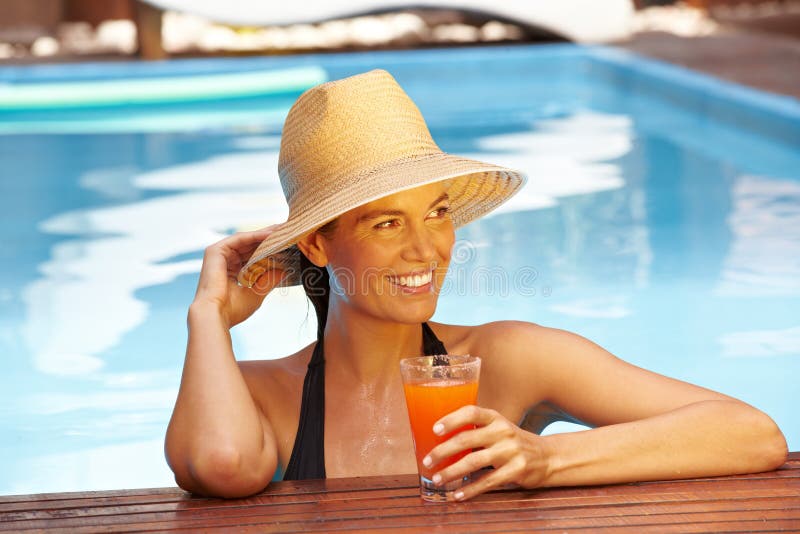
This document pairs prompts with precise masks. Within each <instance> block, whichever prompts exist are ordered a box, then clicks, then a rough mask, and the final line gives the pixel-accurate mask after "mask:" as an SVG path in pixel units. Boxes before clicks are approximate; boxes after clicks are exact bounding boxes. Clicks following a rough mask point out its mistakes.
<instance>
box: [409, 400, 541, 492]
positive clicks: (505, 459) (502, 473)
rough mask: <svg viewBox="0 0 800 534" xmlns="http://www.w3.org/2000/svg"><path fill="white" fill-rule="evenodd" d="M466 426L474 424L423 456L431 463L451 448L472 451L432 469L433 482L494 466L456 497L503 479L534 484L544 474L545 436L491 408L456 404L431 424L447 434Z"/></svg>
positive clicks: (450, 453) (497, 484)
mask: <svg viewBox="0 0 800 534" xmlns="http://www.w3.org/2000/svg"><path fill="white" fill-rule="evenodd" d="M465 426H467V427H469V426H475V428H474V429H473V430H465V431H463V432H460V433H458V434H456V435H455V436H453V437H451V438H450V439H448V440H447V441H445V442H444V443H441V444H439V445H437V446H436V447H434V449H433V450H432V451H431V452H430V453H428V455H427V456H426V457H425V458H424V459H423V463H425V465H426V467H435V466H436V464H437V463H439V462H441V461H442V460H445V459H447V458H449V457H451V456H453V455H455V454H458V453H460V452H463V451H471V452H469V454H467V455H466V456H464V457H463V458H461V459H460V460H459V461H457V462H456V463H454V464H453V465H450V466H448V467H446V468H444V469H442V470H441V471H439V472H437V473H436V474H435V475H434V479H433V480H434V483H436V484H439V485H442V484H446V483H448V482H451V481H453V480H458V479H459V478H461V477H463V476H465V475H469V474H470V473H474V472H476V471H478V470H480V469H483V468H485V467H490V466H491V467H494V470H491V471H488V472H487V473H486V474H484V475H483V476H481V477H480V478H479V479H477V480H476V481H473V482H471V483H470V484H468V485H466V486H464V487H463V488H461V489H460V490H459V491H457V492H456V494H455V497H456V499H458V500H466V499H470V498H472V497H474V496H476V495H479V494H481V493H484V492H486V491H489V490H492V489H496V488H498V487H501V486H504V485H507V484H514V485H517V486H522V487H525V488H535V487H538V486H541V485H542V483H543V482H544V480H546V478H547V476H548V473H549V469H550V468H549V458H550V454H549V453H548V448H547V446H546V444H545V440H544V438H542V437H541V436H538V435H536V434H534V433H532V432H528V431H526V430H523V429H521V428H520V427H519V426H517V425H515V424H514V423H512V422H511V421H509V420H508V419H506V418H505V417H503V416H502V415H500V414H499V413H498V412H496V411H495V410H490V409H487V408H481V407H478V406H464V407H462V408H459V409H458V410H456V411H454V412H452V413H450V414H448V415H446V416H445V417H443V418H442V419H440V420H439V421H438V422H437V423H436V424H435V425H434V427H433V428H434V432H435V433H436V434H438V435H447V434H449V433H450V432H453V431H455V430H458V429H460V428H463V427H465Z"/></svg>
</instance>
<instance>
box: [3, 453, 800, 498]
mask: <svg viewBox="0 0 800 534" xmlns="http://www.w3.org/2000/svg"><path fill="white" fill-rule="evenodd" d="M786 470H800V451H798V452H790V453H789V457H788V460H787V462H786V464H784V465H783V467H781V468H780V469H779V470H778V471H777V472H778V473H782V472H783V471H786ZM770 473H772V472H768V473H766V475H768V476H770ZM764 475H765V473H755V474H751V475H733V476H730V477H725V478H731V479H738V478H753V477H760V478H763V477H764ZM703 480H718V478H717V477H712V478H698V479H690V481H692V482H694V481H703ZM670 482H671V481H657V482H640V483H638V484H663V483H670ZM416 484H417V477H416V475H396V476H392V475H389V476H373V477H352V478H330V479H327V480H305V481H286V482H275V483H272V484H270V486H269V488H268V489H267V490H265V492H264V493H269V494H290V493H302V494H305V493H315V492H333V491H350V490H352V489H359V490H361V489H381V488H398V487H414V486H416ZM634 484H637V483H634ZM151 495H164V496H172V497H175V498H176V499H181V498H184V497H187V496H188V495H189V494H188V493H186V492H185V491H183V490H181V489H179V488H143V489H130V490H103V491H81V492H64V493H34V494H27V495H0V511H1V510H2V509H3V508H2V506H3V505H4V504H6V503H16V502H43V501H64V500H71V499H108V498H121V499H124V498H128V497H136V496H151ZM192 498H193V499H201V498H202V497H192Z"/></svg>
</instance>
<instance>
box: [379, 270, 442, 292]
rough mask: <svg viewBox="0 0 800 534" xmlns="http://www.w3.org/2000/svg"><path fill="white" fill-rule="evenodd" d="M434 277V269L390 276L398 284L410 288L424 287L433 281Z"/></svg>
mask: <svg viewBox="0 0 800 534" xmlns="http://www.w3.org/2000/svg"><path fill="white" fill-rule="evenodd" d="M432 279H433V271H427V272H425V273H420V274H413V275H405V276H390V277H389V280H390V281H391V282H392V283H393V284H396V285H399V286H402V287H408V288H415V287H422V286H425V285H428V284H430V283H431V280H432Z"/></svg>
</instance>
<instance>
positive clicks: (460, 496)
mask: <svg viewBox="0 0 800 534" xmlns="http://www.w3.org/2000/svg"><path fill="white" fill-rule="evenodd" d="M453 497H455V499H456V500H457V501H460V500H461V499H463V498H464V492H463V491H457V492H455V493H454V494H453Z"/></svg>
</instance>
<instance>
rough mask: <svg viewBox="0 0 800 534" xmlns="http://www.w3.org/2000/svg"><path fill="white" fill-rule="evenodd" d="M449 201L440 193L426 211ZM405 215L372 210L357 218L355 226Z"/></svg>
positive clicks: (392, 211) (389, 211) (391, 211)
mask: <svg viewBox="0 0 800 534" xmlns="http://www.w3.org/2000/svg"><path fill="white" fill-rule="evenodd" d="M449 199H450V196H449V195H448V194H447V193H442V194H441V195H439V197H438V198H437V199H436V200H434V201H433V202H431V204H430V206H428V209H431V208H433V207H434V206H435V205H437V204H439V203H441V202H444V201H445V200H449ZM405 214H406V212H404V211H402V210H373V211H368V212H367V213H365V214H363V215H361V216H360V217H359V218H358V220H357V221H356V224H359V223H362V222H364V221H369V220H372V219H377V218H379V217H400V216H402V215H405Z"/></svg>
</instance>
